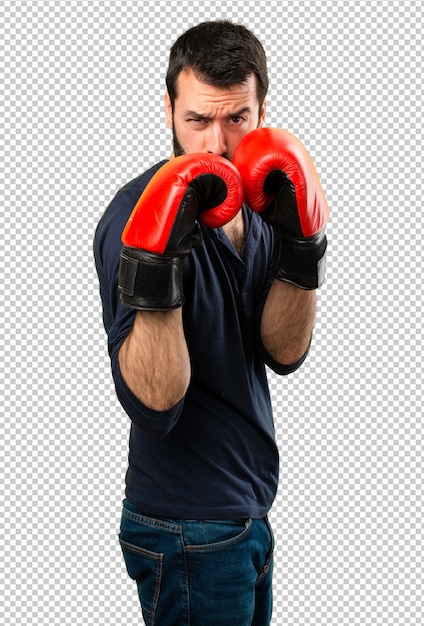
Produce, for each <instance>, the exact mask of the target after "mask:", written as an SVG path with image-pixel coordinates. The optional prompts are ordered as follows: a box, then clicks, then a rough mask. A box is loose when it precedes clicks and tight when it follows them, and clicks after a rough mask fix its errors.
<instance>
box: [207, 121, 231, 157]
mask: <svg viewBox="0 0 424 626" xmlns="http://www.w3.org/2000/svg"><path fill="white" fill-rule="evenodd" d="M208 131H209V132H208V135H207V139H206V152H209V153H211V154H219V155H224V154H226V152H227V142H226V140H225V135H224V132H223V129H222V128H221V126H220V125H219V124H211V125H210V127H209V129H208Z"/></svg>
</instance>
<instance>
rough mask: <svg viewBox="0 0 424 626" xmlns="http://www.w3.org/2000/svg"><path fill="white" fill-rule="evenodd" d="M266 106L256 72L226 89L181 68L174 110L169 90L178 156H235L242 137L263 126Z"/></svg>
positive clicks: (169, 116) (168, 105)
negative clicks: (257, 90) (197, 153)
mask: <svg viewBox="0 0 424 626" xmlns="http://www.w3.org/2000/svg"><path fill="white" fill-rule="evenodd" d="M265 108H266V105H265V103H264V104H263V106H262V107H261V111H259V102H258V98H257V95H256V77H255V76H254V75H253V74H252V75H250V77H249V79H248V81H247V82H246V83H243V84H240V85H234V86H233V87H231V88H225V89H222V88H220V87H214V86H212V85H208V84H206V83H204V82H202V81H201V80H199V79H198V78H197V77H196V75H195V74H194V73H193V72H192V71H188V72H181V74H180V75H179V77H178V96H177V98H176V100H175V102H174V112H173V113H172V107H171V102H170V99H169V96H168V93H166V94H165V114H166V122H167V126H168V128H171V129H172V132H173V141H174V156H180V155H181V154H190V153H194V152H203V153H205V152H210V153H212V154H219V155H221V156H224V157H226V158H227V159H232V156H233V154H234V150H235V148H236V146H237V144H238V142H239V141H240V140H241V139H242V137H244V135H246V134H247V133H248V132H250V131H251V130H254V129H255V128H258V127H259V126H262V124H263V121H264V117H265Z"/></svg>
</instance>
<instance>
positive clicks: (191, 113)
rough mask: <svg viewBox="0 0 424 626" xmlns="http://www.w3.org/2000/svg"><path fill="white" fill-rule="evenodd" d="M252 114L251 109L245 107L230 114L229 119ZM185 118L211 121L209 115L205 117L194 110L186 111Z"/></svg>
mask: <svg viewBox="0 0 424 626" xmlns="http://www.w3.org/2000/svg"><path fill="white" fill-rule="evenodd" d="M250 112H251V109H250V107H243V108H242V109H240V110H238V111H235V112H234V113H228V115H227V118H231V117H240V116H241V115H243V113H250ZM184 116H185V117H195V118H196V119H200V120H209V119H210V116H209V115H204V114H203V113H197V112H196V111H192V110H188V111H185V113H184Z"/></svg>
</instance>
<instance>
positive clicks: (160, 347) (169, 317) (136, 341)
mask: <svg viewBox="0 0 424 626" xmlns="http://www.w3.org/2000/svg"><path fill="white" fill-rule="evenodd" d="M181 311H182V310H181V308H179V309H175V310H171V311H165V312H147V311H138V312H137V314H136V317H135V320H134V325H133V328H132V330H131V332H130V333H129V335H128V337H127V338H126V340H125V341H124V343H123V344H122V346H121V349H120V352H119V366H120V369H121V373H122V376H123V378H124V380H125V383H126V384H127V385H128V387H129V388H130V389H131V391H132V392H133V394H134V395H135V396H137V398H138V399H139V400H140V401H141V402H143V404H145V405H146V406H148V407H150V408H151V409H154V410H156V411H164V410H167V409H169V408H171V407H172V406H174V405H175V404H177V402H179V401H180V400H181V398H183V396H184V395H185V393H186V391H187V388H188V385H189V382H190V376H191V368H190V359H189V355H188V350H187V344H186V340H185V336H184V330H183V324H182V312H181Z"/></svg>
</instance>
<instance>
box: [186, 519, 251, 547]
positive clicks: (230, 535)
mask: <svg viewBox="0 0 424 626" xmlns="http://www.w3.org/2000/svg"><path fill="white" fill-rule="evenodd" d="M251 526H252V520H251V519H247V520H245V521H240V522H235V521H230V522H226V521H223V522H221V521H198V522H194V523H193V525H192V526H189V525H188V524H187V525H186V526H185V529H184V542H185V550H186V551H187V552H214V551H217V550H223V549H225V548H229V547H231V546H233V545H235V544H238V543H239V542H241V541H243V539H245V538H246V536H247V535H248V534H249V532H250V529H251Z"/></svg>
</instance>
